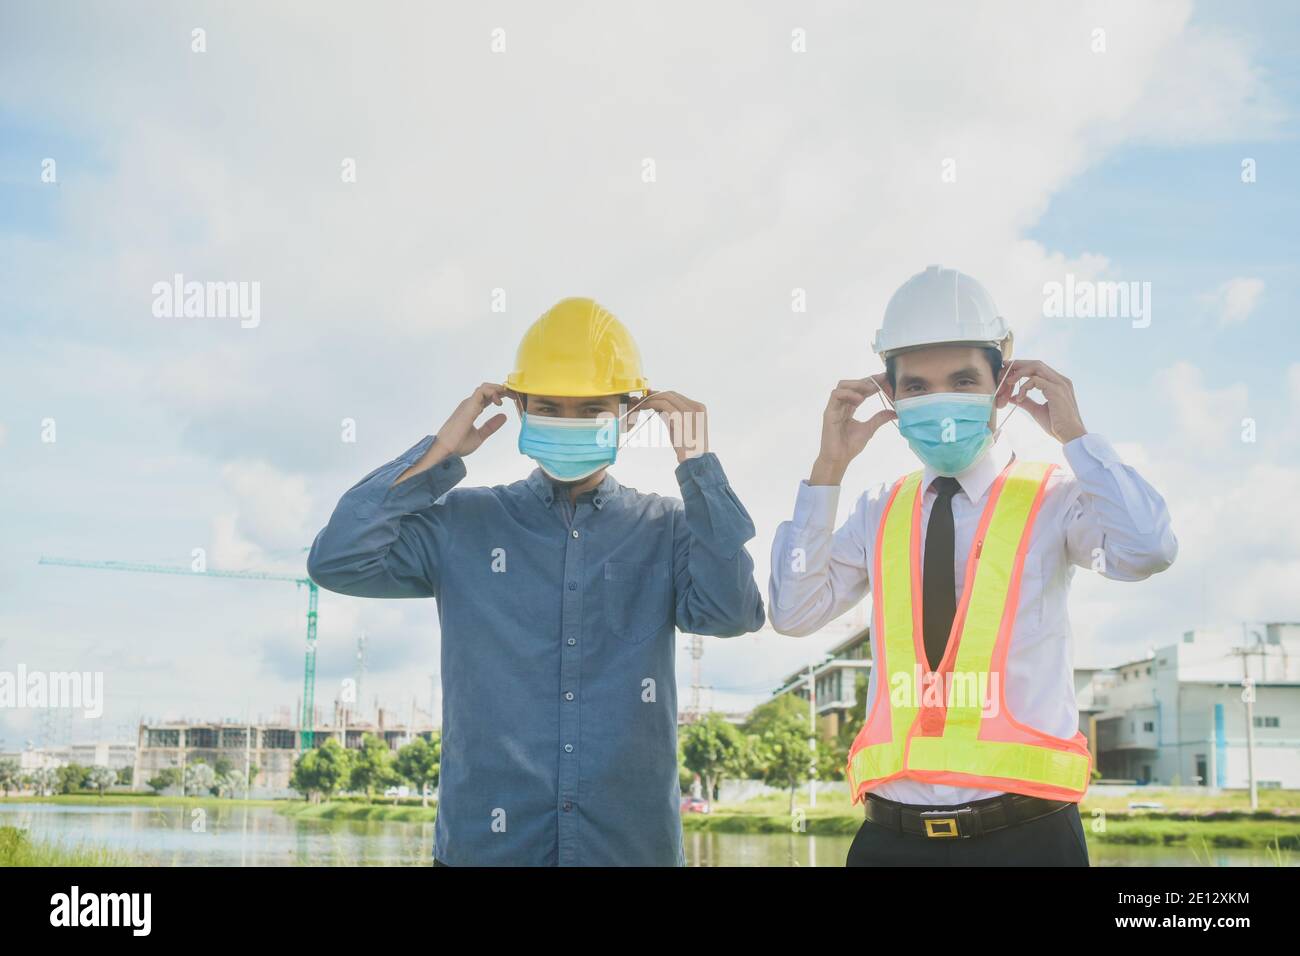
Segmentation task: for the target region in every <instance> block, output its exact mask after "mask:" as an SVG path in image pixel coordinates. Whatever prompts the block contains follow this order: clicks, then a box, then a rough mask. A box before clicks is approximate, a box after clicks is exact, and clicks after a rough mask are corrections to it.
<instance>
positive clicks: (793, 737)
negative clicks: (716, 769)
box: [745, 694, 816, 814]
mask: <svg viewBox="0 0 1300 956" xmlns="http://www.w3.org/2000/svg"><path fill="white" fill-rule="evenodd" d="M811 723H812V722H811V718H810V716H809V714H808V704H807V702H806V701H802V700H800V699H799V698H798V697H796V696H795V695H794V694H782V695H781V696H780V697H776V698H774V699H772V700H769V701H767V702H766V703H763V704H760V705H759V706H758V707H755V708H754V712H753V713H752V714H750V717H749V720H748V721H747V722H746V723H745V730H746V731H747V732H748V733H749V734H751V735H752V736H754V737H756V738H757V740H756V742H755V762H756V764H757V766H756V767H755V769H756V770H757V771H758V773H759V776H760V777H761V778H762V780H763V782H764V783H766V784H767V785H768V786H771V787H780V788H781V789H783V790H788V791H789V793H790V812H791V813H792V814H793V813H794V797H795V791H796V790H797V789H798V787H799V784H801V783H803V782H805V781H806V780H807V779H808V775H809V771H810V770H811V768H812V764H813V760H814V758H815V756H816V751H815V750H814V749H813V748H812V747H810V746H809V745H808V738H809V736H810V733H811V732H810V727H811Z"/></svg>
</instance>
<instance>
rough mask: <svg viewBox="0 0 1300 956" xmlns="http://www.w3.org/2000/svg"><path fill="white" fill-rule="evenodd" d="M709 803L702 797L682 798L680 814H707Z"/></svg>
mask: <svg viewBox="0 0 1300 956" xmlns="http://www.w3.org/2000/svg"><path fill="white" fill-rule="evenodd" d="M708 812H709V801H707V800H705V799H704V798H703V797H682V813H708Z"/></svg>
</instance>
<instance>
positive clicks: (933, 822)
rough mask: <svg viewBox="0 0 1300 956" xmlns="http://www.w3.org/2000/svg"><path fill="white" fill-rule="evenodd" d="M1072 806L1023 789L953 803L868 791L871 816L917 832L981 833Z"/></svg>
mask: <svg viewBox="0 0 1300 956" xmlns="http://www.w3.org/2000/svg"><path fill="white" fill-rule="evenodd" d="M1068 806H1072V804H1071V803H1070V801H1068V800H1044V799H1043V798H1042V797H1028V796H1025V795H1024V794H1020V793H1004V794H1000V795H999V796H996V797H989V798H988V799H987V800H973V801H971V802H970V803H963V804H960V805H959V806H951V807H925V806H917V805H916V804H911V803H897V802H895V801H893V800H886V799H885V798H884V797H878V796H876V795H875V794H873V793H869V794H867V800H866V814H867V819H868V820H870V821H871V822H872V823H877V824H879V825H880V826H884V827H889V828H890V829H893V830H901V831H902V832H904V833H911V834H915V835H916V836H924V837H930V838H932V839H943V838H945V837H978V836H983V835H984V834H986V833H992V832H994V831H995V830H1002V829H1005V828H1006V827H1012V826H1015V825H1016V824H1017V823H1026V822H1028V821H1030V820H1036V819H1038V818H1039V817H1045V816H1047V815H1048V814H1049V813H1055V812H1056V811H1058V810H1064V809H1065V808H1066V807H1068Z"/></svg>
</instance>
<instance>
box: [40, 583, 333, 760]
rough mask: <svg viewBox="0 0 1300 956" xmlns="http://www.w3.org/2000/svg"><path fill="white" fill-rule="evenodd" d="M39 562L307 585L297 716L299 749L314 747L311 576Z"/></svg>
mask: <svg viewBox="0 0 1300 956" xmlns="http://www.w3.org/2000/svg"><path fill="white" fill-rule="evenodd" d="M38 563H39V564H53V565H61V566H63V567H68V568H95V569H97V570H101V571H135V572H140V573H144V574H179V575H184V576H185V577H191V578H237V579H243V580H246V581H289V582H292V583H294V584H296V585H298V586H300V587H306V588H307V654H306V660H305V662H304V664H303V678H302V682H303V687H302V714H301V715H300V721H299V722H300V735H299V741H300V743H299V752H300V753H301V752H303V751H307V750H310V749H312V747H313V746H315V732H314V729H313V728H314V727H315V724H316V720H315V717H316V603H317V597H318V595H319V593H320V588H319V587H318V586H317V585H316V582H315V581H313V580H312V579H311V578H309V577H306V576H303V577H295V576H294V575H291V574H274V573H272V572H270V571H219V570H205V571H195V570H194V569H192V568H187V567H183V566H181V565H172V564H150V563H148V562H144V561H84V560H81V559H79V558H49V557H42V558H41V559H40V561H39V562H38Z"/></svg>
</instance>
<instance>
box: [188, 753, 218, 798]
mask: <svg viewBox="0 0 1300 956" xmlns="http://www.w3.org/2000/svg"><path fill="white" fill-rule="evenodd" d="M216 785H217V772H216V771H215V770H213V769H212V765H211V764H209V763H208V762H207V761H206V760H195V761H193V762H192V763H189V764H186V765H185V786H184V791H183V792H184V793H185V794H191V793H192V794H195V795H196V796H204V795H205V794H212V793H214V792H215V790H216Z"/></svg>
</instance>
